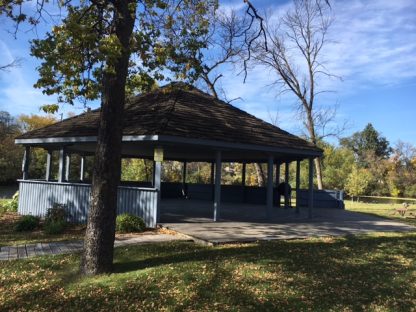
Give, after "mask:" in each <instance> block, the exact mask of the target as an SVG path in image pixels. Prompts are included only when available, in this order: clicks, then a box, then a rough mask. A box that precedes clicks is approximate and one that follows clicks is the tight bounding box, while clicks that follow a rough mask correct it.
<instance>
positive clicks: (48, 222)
mask: <svg viewBox="0 0 416 312" xmlns="http://www.w3.org/2000/svg"><path fill="white" fill-rule="evenodd" d="M66 217H67V213H66V206H65V205H63V204H58V203H55V204H53V207H52V208H49V209H48V211H47V212H46V217H45V224H44V226H43V230H44V231H45V233H47V234H60V233H62V232H63V231H64V230H65V228H66V226H67V222H66Z"/></svg>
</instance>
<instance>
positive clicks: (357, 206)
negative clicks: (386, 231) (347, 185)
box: [344, 200, 416, 226]
mask: <svg viewBox="0 0 416 312" xmlns="http://www.w3.org/2000/svg"><path fill="white" fill-rule="evenodd" d="M344 203H345V208H346V209H347V210H350V211H355V212H362V213H368V214H373V215H377V216H380V217H384V218H389V219H394V220H397V221H401V222H406V223H408V224H411V225H415V226H416V205H415V204H411V205H410V207H409V211H408V212H407V213H406V215H407V217H402V216H400V215H399V214H398V213H395V214H394V212H395V209H396V208H401V207H402V205H400V204H385V203H363V202H352V201H350V200H345V201H344ZM409 212H411V213H413V215H412V216H411V215H410V214H408V213H409Z"/></svg>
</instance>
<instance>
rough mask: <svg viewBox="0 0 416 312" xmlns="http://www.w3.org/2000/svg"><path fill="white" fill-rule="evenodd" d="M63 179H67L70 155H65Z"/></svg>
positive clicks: (69, 168)
mask: <svg viewBox="0 0 416 312" xmlns="http://www.w3.org/2000/svg"><path fill="white" fill-rule="evenodd" d="M65 158H66V159H65V181H69V171H70V170H71V155H70V154H66V155H65Z"/></svg>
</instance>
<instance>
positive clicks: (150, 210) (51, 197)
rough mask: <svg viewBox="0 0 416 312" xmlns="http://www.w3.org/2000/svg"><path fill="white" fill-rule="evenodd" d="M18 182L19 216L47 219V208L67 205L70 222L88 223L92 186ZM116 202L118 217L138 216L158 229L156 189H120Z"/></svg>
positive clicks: (30, 181) (149, 225) (122, 187)
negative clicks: (57, 204) (125, 215)
mask: <svg viewBox="0 0 416 312" xmlns="http://www.w3.org/2000/svg"><path fill="white" fill-rule="evenodd" d="M19 182H20V183H19V208H18V212H19V214H22V215H35V216H39V217H44V216H45V215H46V212H47V210H48V208H51V207H52V206H53V204H54V203H59V204H64V205H66V207H67V209H68V214H69V217H68V219H69V221H71V222H76V223H86V222H87V216H88V209H89V205H90V196H91V185H89V184H75V183H56V182H45V181H32V180H20V181H19ZM117 202H118V207H117V213H118V214H121V213H131V214H135V215H137V216H139V217H142V218H143V220H144V221H145V223H146V225H147V226H148V227H156V210H157V206H156V202H157V190H156V189H152V188H139V187H124V186H120V187H119V189H118V201H117Z"/></svg>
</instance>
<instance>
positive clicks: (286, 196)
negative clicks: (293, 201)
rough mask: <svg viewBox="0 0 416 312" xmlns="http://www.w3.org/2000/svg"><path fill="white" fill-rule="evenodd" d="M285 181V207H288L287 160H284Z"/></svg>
mask: <svg viewBox="0 0 416 312" xmlns="http://www.w3.org/2000/svg"><path fill="white" fill-rule="evenodd" d="M285 183H286V187H285V208H288V207H289V187H288V184H289V162H288V161H286V162H285Z"/></svg>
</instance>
